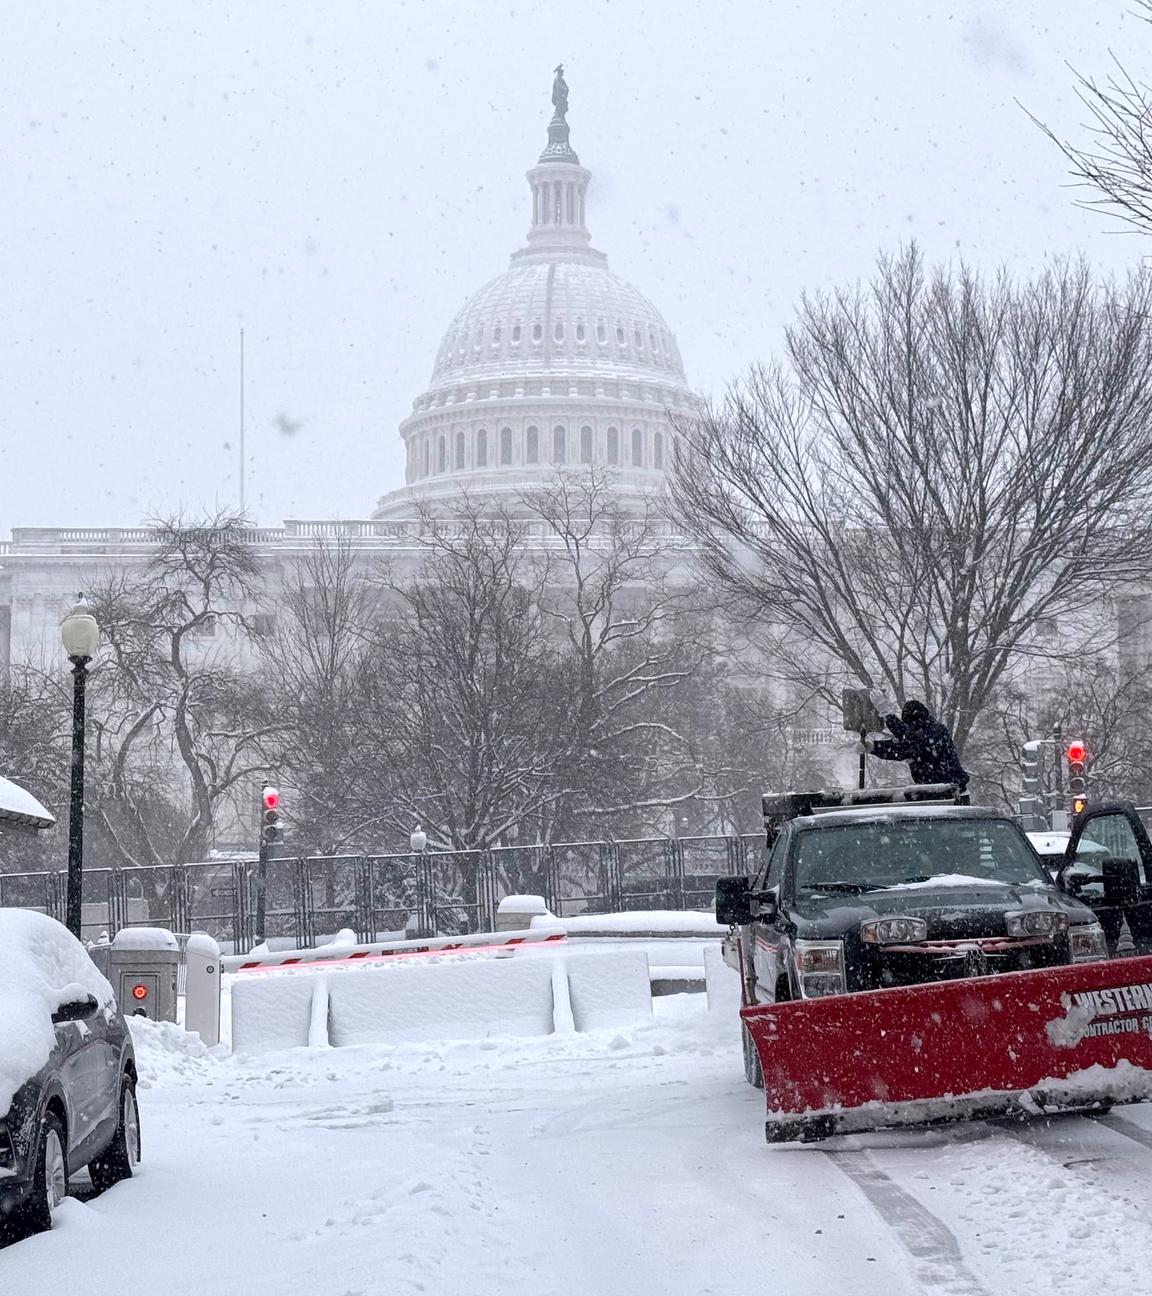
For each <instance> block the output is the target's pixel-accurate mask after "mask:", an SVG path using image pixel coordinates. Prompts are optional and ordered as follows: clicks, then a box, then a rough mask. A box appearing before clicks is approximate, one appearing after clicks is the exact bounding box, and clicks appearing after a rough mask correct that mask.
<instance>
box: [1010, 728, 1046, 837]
mask: <svg viewBox="0 0 1152 1296" xmlns="http://www.w3.org/2000/svg"><path fill="white" fill-rule="evenodd" d="M1021 756H1022V760H1021V770H1022V774H1023V779H1022V782H1023V787H1022V795H1021V797H1020V800H1019V802H1018V803H1017V806H1016V809H1017V812H1018V813H1019V815H1020V818H1021V821H1022V822H1023V825H1024V827H1025V828H1027V829H1035V830H1038V831H1039V830H1043V829H1045V828H1047V827H1048V812H1047V807H1046V806H1045V804H1044V772H1043V767H1042V765H1041V743H1040V742H1038V741H1032V742H1026V743H1025V744H1024V746H1023V748H1022V749H1021Z"/></svg>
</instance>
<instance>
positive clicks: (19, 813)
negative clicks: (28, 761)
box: [0, 776, 56, 830]
mask: <svg viewBox="0 0 1152 1296" xmlns="http://www.w3.org/2000/svg"><path fill="white" fill-rule="evenodd" d="M55 822H56V817H55V815H53V814H51V813H50V812H49V811H47V810H45V808H44V807H43V806H42V805H41V804H40V802H39V801H37V800H36V798H35V797H34V796H33V795H32V793H31V792H26V791H25V790H24V789H23V788H22V787H18V786H17V785H16V784H15V783H13V782H11V781H10V780H8V779H6V778H3V777H2V776H0V826H2V825H7V826H8V827H12V828H25V829H29V830H35V829H37V828H51V827H52V825H53V824H54V823H55Z"/></svg>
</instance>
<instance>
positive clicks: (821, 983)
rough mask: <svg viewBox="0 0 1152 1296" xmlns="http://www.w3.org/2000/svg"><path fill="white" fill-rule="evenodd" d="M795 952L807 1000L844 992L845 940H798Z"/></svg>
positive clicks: (797, 968) (797, 970)
mask: <svg viewBox="0 0 1152 1296" xmlns="http://www.w3.org/2000/svg"><path fill="white" fill-rule="evenodd" d="M795 951H796V973H797V979H798V980H799V982H800V993H801V995H802V996H803V997H804V998H805V999H823V998H824V997H825V996H826V995H835V994H843V993H844V991H845V990H846V989H847V986H846V985H845V982H844V943H843V941H812V940H798V941H797V942H796V944H795Z"/></svg>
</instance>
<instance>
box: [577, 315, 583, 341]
mask: <svg viewBox="0 0 1152 1296" xmlns="http://www.w3.org/2000/svg"><path fill="white" fill-rule="evenodd" d="M576 341H577V342H583V341H584V321H583V320H581V321H580V322H579V323H578V324H577V325H576Z"/></svg>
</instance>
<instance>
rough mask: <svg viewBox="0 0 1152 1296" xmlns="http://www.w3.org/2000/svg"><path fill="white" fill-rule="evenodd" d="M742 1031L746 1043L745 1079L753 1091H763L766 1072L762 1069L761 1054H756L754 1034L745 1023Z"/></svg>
mask: <svg viewBox="0 0 1152 1296" xmlns="http://www.w3.org/2000/svg"><path fill="white" fill-rule="evenodd" d="M740 1031H741V1039H742V1040H743V1043H744V1079H745V1080H747V1081H748V1083H749V1084H750V1085H751V1086H752V1088H753V1089H763V1088H764V1072H763V1071H762V1070H761V1068H760V1054H759V1053H757V1052H756V1045H755V1043H754V1041H753V1039H752V1033H751V1031H749V1029H748V1027H747V1026H745V1025H744V1023H743V1022H741V1023H740Z"/></svg>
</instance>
